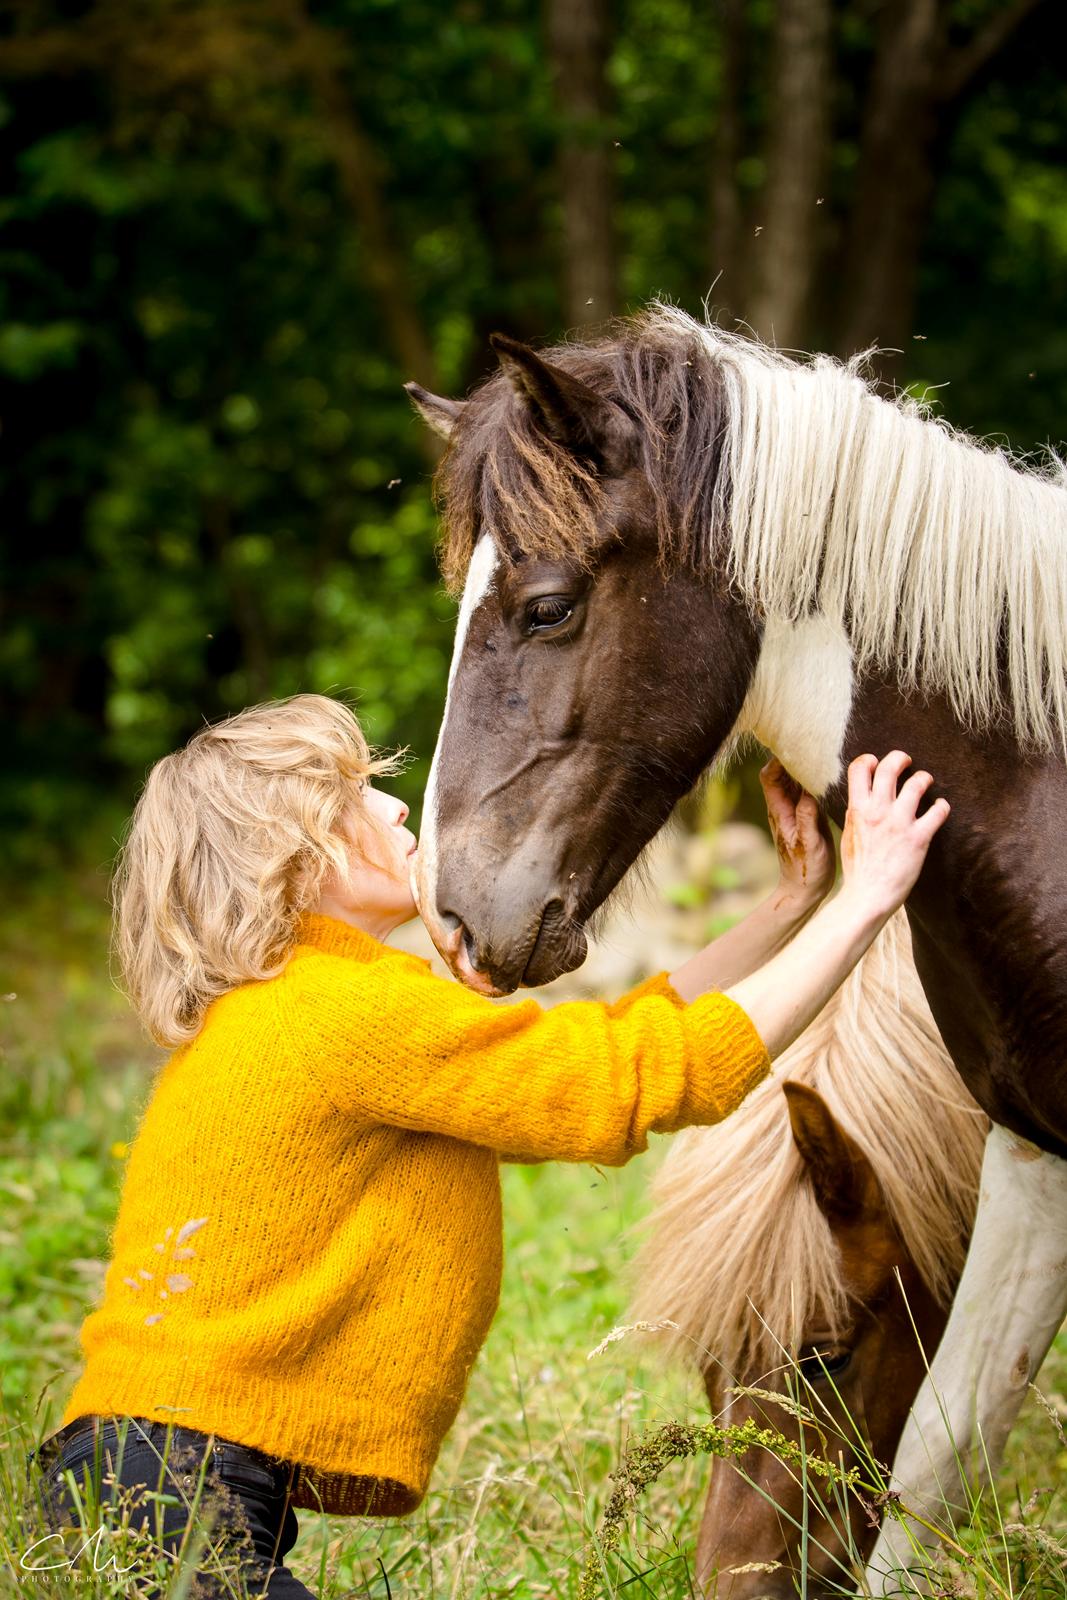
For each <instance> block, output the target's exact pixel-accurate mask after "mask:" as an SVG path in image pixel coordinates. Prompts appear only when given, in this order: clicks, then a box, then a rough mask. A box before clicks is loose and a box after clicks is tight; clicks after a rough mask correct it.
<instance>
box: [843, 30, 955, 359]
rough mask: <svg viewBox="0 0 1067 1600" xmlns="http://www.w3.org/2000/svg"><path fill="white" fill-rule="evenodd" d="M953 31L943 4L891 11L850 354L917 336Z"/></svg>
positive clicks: (862, 208)
mask: <svg viewBox="0 0 1067 1600" xmlns="http://www.w3.org/2000/svg"><path fill="white" fill-rule="evenodd" d="M946 32H947V15H946V10H945V8H944V7H943V5H941V4H939V0H894V3H893V4H889V5H886V6H884V8H883V13H882V27H881V32H880V38H879V45H878V53H877V55H876V57H875V62H874V68H873V71H872V74H871V81H870V85H869V88H868V93H867V111H866V116H865V118H864V126H863V133H862V137H861V142H860V161H859V170H858V173H857V180H856V194H855V199H854V201H853V205H852V215H851V220H850V227H849V235H848V243H847V247H846V253H845V266H844V271H843V273H842V280H841V281H842V282H843V283H844V284H845V285H847V286H848V290H849V296H848V299H847V301H846V303H845V305H844V307H843V309H842V314H841V319H840V322H839V331H838V335H837V341H836V342H837V345H838V348H839V350H840V351H841V353H842V354H844V355H851V354H852V353H853V352H854V351H856V350H862V349H865V348H867V346H869V345H872V344H879V345H883V346H889V347H890V348H892V349H897V350H900V349H903V348H905V347H906V345H907V344H908V342H909V341H910V338H911V335H912V332H913V331H914V330H913V329H912V326H911V319H912V312H913V306H914V301H915V282H916V274H917V270H918V258H919V246H920V243H921V240H922V234H923V229H924V226H925V223H926V219H927V215H928V213H929V209H930V203H931V201H932V198H933V191H934V171H933V163H932V161H931V152H932V146H933V142H934V135H935V133H936V131H937V99H938V83H939V81H940V78H941V76H942V73H943V71H944V67H945V60H946V42H947V41H946ZM883 365H884V363H883Z"/></svg>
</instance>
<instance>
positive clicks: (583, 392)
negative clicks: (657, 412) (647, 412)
mask: <svg viewBox="0 0 1067 1600" xmlns="http://www.w3.org/2000/svg"><path fill="white" fill-rule="evenodd" d="M489 343H490V344H491V345H492V347H493V349H494V350H495V351H496V353H497V356H498V357H499V359H500V365H501V366H502V367H503V369H504V372H505V373H506V375H507V377H508V378H509V379H510V380H511V383H512V385H513V387H514V389H515V392H516V394H518V395H519V396H520V398H521V399H522V400H524V401H525V402H526V404H527V405H528V406H529V407H530V409H531V411H532V412H533V414H534V416H535V417H536V419H537V421H538V423H539V424H540V426H541V427H542V428H543V429H544V431H545V433H547V434H548V436H549V438H550V439H554V440H555V441H556V443H557V444H561V445H564V446H565V447H566V448H567V449H568V450H572V451H573V452H574V453H575V455H584V456H592V458H593V459H594V461H596V463H597V465H598V466H599V467H601V468H603V470H604V471H605V472H608V473H619V472H624V471H625V470H626V468H627V467H629V466H631V465H632V464H633V463H634V462H635V461H636V460H637V454H638V449H637V446H638V438H637V428H636V427H635V425H634V423H633V421H632V420H631V418H630V417H628V416H627V415H626V412H625V411H623V409H622V407H621V406H617V405H616V404H615V402H614V401H613V400H606V399H605V398H604V396H603V395H601V394H597V392H596V390H595V389H591V388H590V387H589V385H588V384H587V383H583V382H582V381H581V379H580V378H575V377H572V376H571V374H570V373H569V372H564V371H563V368H562V367H556V366H552V365H551V363H549V362H548V361H542V359H541V357H540V356H539V355H538V354H537V352H536V350H531V349H530V347H529V345H525V344H520V343H519V341H518V340H517V339H509V338H508V336H507V334H506V333H491V334H490V335H489Z"/></svg>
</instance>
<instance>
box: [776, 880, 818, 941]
mask: <svg viewBox="0 0 1067 1600" xmlns="http://www.w3.org/2000/svg"><path fill="white" fill-rule="evenodd" d="M832 887H833V886H832V885H830V887H829V888H826V889H812V888H810V887H809V886H808V885H807V884H805V883H790V882H789V881H788V880H787V879H785V878H779V880H778V885H777V887H776V888H775V890H774V891H773V893H772V894H771V896H770V898H769V899H768V900H767V901H766V902H765V904H766V905H767V906H768V907H769V909H770V910H771V911H772V912H773V913H774V915H775V916H776V917H778V918H780V919H781V920H782V921H783V922H786V923H788V924H790V926H791V927H792V928H793V930H794V931H796V929H798V928H802V927H803V926H804V924H805V922H807V920H808V918H809V917H812V916H814V914H815V912H816V911H818V909H819V907H820V906H821V905H822V904H823V903H824V901H825V900H826V896H827V895H828V894H829V892H830V888H832Z"/></svg>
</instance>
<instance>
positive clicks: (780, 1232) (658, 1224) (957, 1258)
mask: <svg viewBox="0 0 1067 1600" xmlns="http://www.w3.org/2000/svg"><path fill="white" fill-rule="evenodd" d="M785 1078H790V1079H792V1080H793V1081H795V1082H798V1083H804V1084H807V1085H809V1086H810V1087H811V1088H812V1089H815V1090H816V1091H817V1092H818V1093H819V1094H820V1095H821V1096H822V1098H823V1100H824V1101H825V1102H826V1104H827V1106H828V1107H829V1109H830V1111H831V1112H832V1114H833V1116H834V1117H835V1118H836V1120H837V1121H838V1122H839V1123H840V1125H841V1126H842V1128H844V1130H845V1132H846V1133H848V1134H850V1135H851V1137H852V1138H853V1139H854V1140H855V1141H856V1143H857V1144H858V1145H859V1147H860V1148H861V1149H862V1150H863V1151H864V1153H865V1154H866V1156H867V1158H868V1160H869V1161H870V1162H871V1165H872V1167H873V1169H874V1172H875V1175H876V1177H877V1179H878V1182H879V1184H880V1186H881V1190H882V1195H883V1198H884V1200H885V1204H886V1208H887V1211H888V1213H889V1217H890V1219H891V1221H892V1223H893V1225H894V1227H895V1228H896V1230H897V1232H898V1234H899V1236H900V1238H901V1240H902V1242H903V1244H904V1247H905V1249H906V1250H907V1252H908V1254H909V1255H910V1257H911V1259H912V1260H913V1262H914V1263H915V1266H916V1267H917V1269H918V1271H919V1273H920V1275H921V1277H922V1279H923V1281H924V1282H925V1284H926V1285H927V1287H928V1288H929V1289H930V1291H931V1293H932V1294H933V1295H934V1296H935V1297H936V1299H937V1300H938V1301H939V1302H940V1303H941V1304H942V1305H948V1303H949V1302H950V1300H951V1298H952V1294H953V1291H954V1289H955V1286H956V1282H957V1279H958V1277H959V1274H960V1272H961V1270H962V1268H963V1261H964V1256H965V1255H966V1250H967V1240H968V1238H969V1235H970V1230H971V1224H972V1221H973V1217H974V1210H975V1206H976V1204H977V1199H978V1178H979V1170H980V1167H981V1162H982V1152H983V1148H984V1145H985V1139H986V1131H987V1128H988V1123H987V1122H986V1119H985V1118H984V1116H983V1115H982V1113H981V1112H980V1111H979V1109H978V1107H977V1106H976V1105H975V1104H974V1102H973V1100H971V1098H970V1096H969V1095H968V1093H967V1091H966V1089H965V1088H964V1087H963V1084H962V1083H961V1081H960V1079H959V1078H958V1077H957V1075H956V1072H955V1069H954V1068H953V1066H952V1063H951V1061H950V1059H949V1056H948V1053H947V1052H946V1050H945V1047H944V1045H943V1043H942V1041H941V1036H940V1034H939V1033H938V1031H937V1028H936V1026H935V1024H934V1021H933V1018H932V1017H931V1015H930V1011H929V1008H928V1006H927V1004H926V997H925V995H924V994H923V991H922V988H921V986H920V984H919V979H918V976H917V974H916V972H915V968H914V965H913V963H912V959H911V939H910V934H909V932H908V924H907V919H906V917H905V914H904V912H903V911H898V912H897V913H896V915H895V916H894V917H893V918H892V919H891V920H890V921H889V923H888V924H887V925H886V927H885V929H884V930H883V932H882V933H881V934H880V935H879V937H878V939H877V940H876V941H875V943H874V945H873V946H872V948H871V949H870V950H869V951H868V952H867V954H866V955H865V956H864V957H863V959H862V961H860V963H859V964H858V966H857V967H856V968H855V969H854V970H853V972H852V973H851V974H850V976H849V977H848V978H847V979H846V980H845V982H844V983H843V984H842V986H841V988H840V989H839V990H838V991H837V993H836V994H835V995H834V996H833V998H832V999H831V1000H830V1002H829V1003H828V1004H827V1005H826V1006H825V1007H824V1009H823V1010H822V1011H821V1012H820V1014H819V1016H818V1017H817V1018H816V1019H815V1021H814V1022H813V1023H812V1025H811V1026H810V1027H809V1028H808V1029H807V1030H806V1031H805V1032H804V1033H803V1034H802V1035H801V1037H800V1038H799V1039H798V1040H797V1041H796V1043H795V1044H793V1045H792V1046H791V1047H790V1048H789V1049H788V1050H787V1051H785V1052H784V1053H783V1054H782V1055H781V1056H780V1057H779V1058H778V1060H777V1061H776V1062H775V1066H774V1073H773V1075H772V1076H771V1077H770V1078H768V1079H766V1080H765V1081H764V1082H763V1083H762V1084H761V1085H760V1086H759V1087H758V1088H757V1089H756V1090H755V1091H754V1092H753V1093H752V1094H750V1095H749V1096H748V1098H747V1099H746V1100H745V1101H744V1102H743V1103H742V1105H741V1106H740V1107H739V1109H738V1110H737V1111H735V1112H734V1113H733V1115H732V1116H729V1117H727V1118H726V1119H725V1121H723V1122H721V1123H717V1124H716V1125H715V1126H714V1127H707V1128H690V1129H687V1130H686V1131H685V1132H684V1133H680V1134H678V1135H677V1136H676V1137H675V1138H674V1140H673V1141H672V1144H671V1149H670V1151H669V1153H668V1155H667V1157H666V1160H665V1161H664V1164H663V1166H662V1167H661V1169H660V1171H659V1173H658V1174H657V1176H656V1179H655V1181H654V1184H653V1201H654V1209H653V1212H652V1215H651V1217H650V1218H649V1221H648V1224H647V1227H648V1230H649V1233H648V1237H647V1238H646V1241H645V1243H644V1245H643V1247H642V1250H641V1252H640V1254H639V1257H638V1261H637V1263H636V1273H637V1278H638V1287H637V1292H636V1295H635V1303H634V1308H633V1314H634V1316H635V1317H636V1318H638V1319H640V1320H642V1321H647V1322H654V1323H659V1322H661V1321H664V1320H668V1321H669V1322H671V1323H674V1324H675V1327H674V1328H668V1329H666V1330H665V1331H664V1334H663V1338H664V1339H665V1341H666V1343H667V1344H668V1346H670V1347H673V1350H674V1353H676V1354H681V1355H684V1356H686V1357H687V1358H688V1359H690V1360H693V1361H695V1362H696V1363H697V1364H698V1365H699V1366H701V1367H710V1366H711V1365H713V1364H714V1363H721V1364H722V1367H723V1369H724V1370H725V1372H726V1373H727V1374H731V1375H735V1376H738V1377H739V1376H741V1375H742V1374H744V1373H751V1372H752V1370H753V1368H754V1367H759V1368H760V1369H761V1370H763V1371H769V1370H771V1369H773V1368H776V1367H778V1366H779V1365H780V1364H781V1361H782V1359H783V1356H782V1350H783V1347H784V1348H785V1349H786V1350H792V1351H796V1350H797V1349H798V1348H799V1345H800V1343H801V1340H802V1338H803V1334H804V1330H805V1328H806V1327H810V1326H811V1324H812V1321H813V1319H814V1318H815V1317H816V1316H817V1317H818V1322H819V1328H820V1332H827V1331H831V1332H836V1333H840V1332H842V1331H843V1330H844V1329H845V1328H846V1327H847V1325H848V1319H849V1313H848V1306H847V1297H846V1293H845V1286H844V1284H843V1282H842V1268H841V1258H840V1254H839V1251H838V1246H837V1244H836V1242H835V1239H834V1233H833V1229H832V1227H831V1224H830V1222H829V1220H828V1219H827V1217H826V1215H825V1213H824V1212H823V1211H822V1210H821V1209H820V1207H819V1204H818V1201H817V1200H816V1197H815V1192H814V1189H813V1187H812V1184H811V1182H810V1180H809V1178H808V1175H807V1168H806V1166H805V1165H804V1162H803V1160H802V1158H801V1156H800V1153H799V1151H798V1150H797V1148H796V1145H795V1144H794V1142H793V1138H792V1135H791V1130H790V1124H789V1113H788V1108H787V1104H786V1098H785V1095H784V1094H783V1093H782V1090H781V1083H782V1081H783V1079H785Z"/></svg>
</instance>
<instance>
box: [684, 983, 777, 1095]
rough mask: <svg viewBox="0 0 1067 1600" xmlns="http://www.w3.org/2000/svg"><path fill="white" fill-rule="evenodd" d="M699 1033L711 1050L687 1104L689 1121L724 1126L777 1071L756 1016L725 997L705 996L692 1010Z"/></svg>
mask: <svg viewBox="0 0 1067 1600" xmlns="http://www.w3.org/2000/svg"><path fill="white" fill-rule="evenodd" d="M689 1020H690V1023H691V1025H692V1027H693V1030H694V1032H695V1033H696V1034H697V1036H698V1037H699V1038H700V1039H701V1040H702V1041H703V1040H706V1041H707V1049H706V1051H705V1052H703V1053H702V1058H701V1063H700V1064H701V1067H702V1068H703V1070H702V1071H700V1072H699V1073H697V1074H696V1075H695V1076H694V1079H693V1082H692V1085H691V1088H690V1091H689V1094H688V1096H687V1101H686V1108H685V1111H686V1120H687V1121H689V1122H692V1123H698V1124H701V1123H704V1124H706V1123H711V1122H721V1121H722V1119H723V1117H728V1116H729V1115H730V1113H731V1111H736V1109H737V1107H738V1106H739V1105H740V1104H741V1102H742V1100H743V1099H744V1098H745V1096H746V1095H747V1094H750V1093H751V1092H752V1090H753V1089H754V1088H755V1087H756V1085H757V1084H759V1083H762V1082H763V1079H764V1078H765V1077H766V1076H767V1074H768V1073H769V1072H770V1070H771V1058H770V1056H769V1055H768V1054H767V1047H766V1045H765V1044H764V1043H763V1040H762V1039H761V1038H760V1036H759V1034H758V1033H757V1032H756V1029H755V1026H754V1025H753V1022H752V1019H751V1017H750V1016H749V1015H748V1012H747V1011H743V1010H742V1009H741V1007H740V1006H739V1005H738V1004H737V1002H736V1001H735V1000H731V999H730V998H729V997H728V996H727V995H725V994H719V993H714V994H703V995H700V996H699V998H698V999H696V1000H694V1001H693V1002H692V1004H691V1005H690V1007H689Z"/></svg>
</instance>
